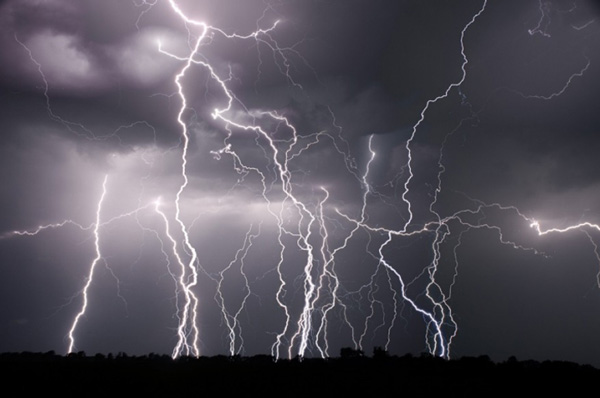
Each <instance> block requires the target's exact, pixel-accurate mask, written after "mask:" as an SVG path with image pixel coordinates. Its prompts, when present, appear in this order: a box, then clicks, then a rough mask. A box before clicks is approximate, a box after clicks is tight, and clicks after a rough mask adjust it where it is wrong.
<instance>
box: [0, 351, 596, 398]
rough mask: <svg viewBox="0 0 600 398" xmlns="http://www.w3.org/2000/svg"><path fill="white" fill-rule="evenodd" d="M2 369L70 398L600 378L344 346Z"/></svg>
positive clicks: (18, 356) (404, 389) (403, 392)
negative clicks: (280, 355) (316, 351)
mask: <svg viewBox="0 0 600 398" xmlns="http://www.w3.org/2000/svg"><path fill="white" fill-rule="evenodd" d="M0 366H1V368H0V371H1V380H2V384H3V387H4V391H9V393H8V394H6V395H5V394H3V395H4V396H25V395H29V394H28V393H31V392H35V391H38V392H44V393H50V392H59V393H60V394H61V395H62V396H75V395H77V396H92V395H93V396H97V395H101V394H110V395H120V394H123V393H134V394H136V396H140V395H141V394H151V395H152V396H176V395H177V394H187V395H186V396H209V397H210V396H214V395H213V394H228V393H246V394H258V393H260V394H261V395H268V396H274V395H278V396H286V397H287V396H300V395H303V396H306V394H311V395H314V394H318V395H319V396H323V395H326V394H332V395H333V396H340V394H349V395H348V396H354V395H356V393H365V394H368V395H366V396H370V397H373V396H386V397H387V396H405V397H410V396H433V395H434V394H443V396H444V397H448V396H460V397H465V396H468V397H489V396H504V395H510V396H523V395H525V394H534V395H535V396H539V395H540V394H542V393H552V396H557V395H558V396H574V395H578V394H580V393H581V394H583V392H585V391H587V390H589V389H590V388H594V387H595V386H596V385H597V383H598V381H600V370H598V369H595V368H593V367H592V366H589V365H577V364H575V363H571V362H562V361H545V362H537V361H518V360H517V359H515V358H514V357H511V358H510V359H508V360H507V361H505V362H501V363H494V362H492V361H491V360H490V358H489V357H487V356H480V357H464V358H461V359H458V360H450V361H447V360H444V359H441V358H437V357H432V356H430V355H426V354H423V355H421V356H418V357H414V356H412V355H405V356H402V357H396V356H391V355H388V353H387V352H385V351H384V350H383V349H375V351H374V352H373V356H372V357H367V356H365V355H364V354H363V352H362V351H358V350H353V349H350V348H344V349H342V350H341V352H340V357H339V358H331V359H326V360H324V359H313V358H304V359H302V360H300V359H293V360H281V359H280V360H278V361H274V360H273V358H272V357H270V356H254V357H240V356H234V357H226V356H216V357H201V358H191V357H181V358H178V359H176V360H173V359H171V358H170V357H169V356H166V355H156V354H150V355H145V356H137V357H134V356H127V355H126V354H124V353H119V354H117V355H112V354H109V355H106V356H105V355H103V354H96V355H94V356H87V355H86V354H85V353H83V352H80V353H75V354H69V355H67V356H60V355H56V354H55V353H54V352H48V353H43V354H40V353H27V352H23V353H6V354H0ZM592 391H594V389H592ZM246 396H247V395H246ZM253 396H254V395H253Z"/></svg>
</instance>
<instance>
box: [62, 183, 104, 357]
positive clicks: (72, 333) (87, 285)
mask: <svg viewBox="0 0 600 398" xmlns="http://www.w3.org/2000/svg"><path fill="white" fill-rule="evenodd" d="M107 181H108V175H106V176H104V181H103V182H102V195H101V196H100V201H98V208H97V209H96V225H95V227H94V246H95V248H96V257H94V260H93V261H92V264H91V266H90V270H89V273H88V276H87V279H86V282H85V286H84V287H83V290H82V291H81V294H82V298H83V303H82V304H81V309H80V310H79V312H78V313H77V315H75V319H73V323H72V325H71V329H69V333H68V337H69V348H68V350H67V352H73V351H74V349H75V330H76V329H77V325H78V324H79V320H80V319H81V317H82V316H83V315H84V314H85V312H86V310H87V306H88V290H89V288H90V286H91V285H92V282H93V280H94V271H95V270H96V266H97V265H98V263H99V262H100V261H101V260H102V253H101V251H100V233H99V231H100V212H101V211H102V203H103V202H104V198H105V197H106V182H107Z"/></svg>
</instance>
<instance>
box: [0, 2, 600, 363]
mask: <svg viewBox="0 0 600 398" xmlns="http://www.w3.org/2000/svg"><path fill="white" fill-rule="evenodd" d="M173 4H176V5H178V6H179V7H180V8H181V11H182V13H183V14H184V15H185V16H187V17H188V18H190V19H193V20H195V21H201V22H204V23H206V24H209V25H211V26H212V27H214V28H216V29H213V30H210V31H209V33H208V34H207V36H206V37H204V38H203V39H202V41H201V43H200V44H201V46H200V47H199V48H198V51H197V54H196V55H195V58H194V59H193V60H194V61H195V62H191V65H190V67H189V69H186V70H185V73H182V71H183V70H184V69H183V68H184V67H185V65H186V58H187V57H189V56H190V54H191V53H192V52H193V51H194V45H195V44H196V41H197V40H198V38H200V37H201V35H202V31H203V30H202V29H203V28H202V27H201V26H195V25H194V24H192V23H187V24H186V23H185V22H184V21H183V19H182V17H181V15H178V14H177V13H176V12H175V11H174V9H173ZM479 11H481V14H480V15H478V16H477V17H476V18H474V17H475V15H477V14H478V12H479ZM599 12H600V7H598V6H597V5H596V4H595V2H594V1H591V0H576V1H562V0H552V1H547V2H544V1H542V2H539V1H537V0H527V1H523V0H510V1H506V0H488V2H487V3H485V2H484V1H483V0H477V1H475V0H469V1H450V2H449V1H444V2H442V1H429V0H428V1H412V0H402V1H383V0H381V1H372V0H327V1H321V0H306V1H300V0H278V1H275V0H274V1H270V0H264V1H263V0H260V1H259V0H256V1H254V0H252V1H246V0H243V1H242V0H237V1H234V0H230V1H191V0H188V1H184V0H181V1H176V2H174V3H170V2H169V1H168V0H158V1H156V2H154V1H152V2H151V1H147V2H143V1H142V0H85V1H77V2H73V1H67V0H46V1H42V0H7V1H4V2H2V3H1V4H0V56H1V59H2V61H3V62H2V67H1V68H0V84H1V88H0V106H1V108H0V109H2V118H1V119H0V124H1V131H2V137H1V139H0V173H2V174H1V176H2V187H1V193H2V194H1V195H0V208H1V209H2V212H1V217H0V236H1V239H0V303H2V304H1V305H0V351H48V350H56V351H57V352H61V353H62V352H65V351H66V350H67V348H68V345H69V340H68V338H67V333H68V331H69V328H70V327H71V325H72V322H73V319H74V317H75V315H76V314H77V313H78V311H79V310H80V308H81V305H82V295H81V292H82V288H83V287H84V285H85V284H86V281H87V280H86V278H87V277H88V273H89V270H90V265H91V264H92V262H93V261H94V258H95V257H96V252H95V242H96V237H95V234H94V231H97V232H98V239H97V243H98V247H99V249H100V258H99V261H98V263H97V264H96V268H95V271H94V281H93V283H91V284H90V287H89V291H88V299H89V307H88V308H87V311H86V314H85V315H84V316H83V317H82V318H81V320H80V321H79V324H78V325H77V328H76V333H75V334H76V336H77V338H76V343H75V347H76V350H84V351H86V352H87V353H95V352H119V351H124V352H127V353H129V354H144V353H149V352H157V353H168V354H171V353H172V352H173V349H174V347H175V346H176V345H177V343H178V334H177V329H178V317H179V318H181V316H182V312H181V310H182V306H183V303H184V300H185V297H184V296H185V294H184V292H182V290H181V286H180V284H179V283H178V276H179V275H180V274H179V272H180V270H179V268H178V265H177V257H176V255H175V253H176V251H178V254H179V255H181V256H182V257H183V258H184V262H186V261H188V260H189V259H190V258H191V257H192V254H191V251H190V249H189V248H188V249H187V250H186V248H185V244H184V233H189V238H190V239H189V240H190V245H191V247H193V249H194V250H195V251H196V253H197V256H198V261H197V262H194V267H195V269H197V270H198V273H199V276H198V284H197V285H196V286H193V288H192V290H193V293H194V295H195V296H196V297H197V298H198V319H197V323H196V326H197V327H198V330H199V341H200V342H199V351H200V353H201V354H202V355H216V354H228V353H230V352H231V350H233V352H240V353H243V354H245V355H253V354H259V353H260V354H270V353H272V352H273V347H274V344H276V342H277V341H278V339H279V340H280V341H281V345H280V350H281V352H280V354H281V356H284V357H285V356H287V353H288V350H289V352H291V353H292V354H293V355H295V354H296V353H298V350H299V349H301V345H302V344H301V340H302V339H303V337H302V336H301V329H302V327H304V330H305V331H306V333H307V335H306V337H305V341H306V344H307V347H306V352H305V355H315V356H319V355H322V354H323V352H324V351H325V350H326V349H327V350H328V351H327V352H328V353H329V355H337V354H338V352H339V349H340V348H341V347H346V346H356V347H357V348H362V349H364V350H365V351H366V352H368V353H370V352H371V351H372V349H373V347H374V346H387V348H388V350H389V351H390V352H391V353H393V354H400V355H401V354H404V353H407V352H411V353H416V354H418V353H421V352H423V351H427V350H428V349H432V348H431V343H432V342H435V341H436V337H435V336H434V335H432V333H433V334H435V331H434V330H433V329H435V328H434V327H433V326H432V323H431V322H428V320H427V316H424V314H423V313H421V312H419V311H418V310H416V308H415V306H417V307H419V308H422V309H423V310H424V311H425V312H427V313H432V314H434V315H433V317H434V318H435V319H437V320H439V319H443V322H444V325H443V326H442V334H443V338H444V339H446V342H448V341H449V340H450V341H451V345H450V344H448V345H449V346H450V347H451V348H450V349H451V356H452V357H460V356H463V355H479V354H488V355H490V356H491V357H492V358H493V359H498V360H502V359H505V358H506V357H508V356H509V355H516V356H517V357H518V358H520V359H527V358H534V359H565V360H572V361H577V362H584V363H592V364H595V365H600V345H599V344H598V342H597V336H598V335H599V333H600V287H599V286H598V283H599V282H598V280H597V274H598V272H599V271H600V260H599V258H598V255H597V254H596V252H595V248H596V245H597V244H598V243H600V232H599V231H598V230H597V229H594V228H593V227H590V226H584V227H581V228H576V229H573V230H572V231H569V232H565V233H557V232H555V233H548V234H546V235H543V236H539V235H538V233H537V231H536V229H535V228H531V227H530V224H531V223H532V222H533V220H536V221H537V222H538V223H539V227H540V228H541V230H546V229H549V228H565V227H568V226H570V225H574V224H578V223H581V222H589V223H592V224H594V223H598V222H600V206H599V204H598V198H599V197H600V180H599V179H598V178H597V169H598V159H599V158H598V156H597V153H598V151H600V139H599V138H598V132H599V131H598V127H599V126H600V119H599V115H598V112H597V104H598V103H599V101H600V98H599V96H598V93H600V90H599V87H598V84H599V83H600V69H599V68H600V66H599V65H600V59H598V56H597V53H598V51H597V49H598V46H599V45H600V41H599V30H600V20H598V18H600V15H599ZM259 30H262V33H259V34H257V35H256V36H253V37H241V36H247V35H250V34H252V33H253V32H255V31H259ZM267 30H268V31H267ZM463 33H464V38H463V44H464V57H463V54H461V35H462V34H463ZM234 35H237V36H238V37H234ZM228 36H229V37H228ZM159 46H160V47H159ZM467 61H468V62H467ZM207 66H210V68H212V69H211V70H212V73H214V76H211V75H210V73H208V72H209V68H208V67H207ZM463 67H464V71H463V69H462V68H463ZM178 74H179V75H180V78H179V83H180V84H181V86H182V88H183V89H182V94H183V95H184V96H185V100H186V104H187V108H186V109H185V110H184V112H182V113H181V114H180V110H181V107H182V96H181V95H180V94H178V87H177V84H176V76H177V75H178ZM215 76H216V77H217V78H218V79H217V78H215ZM44 79H45V80H44ZM463 79H464V81H463ZM220 83H225V84H226V86H227V90H229V91H224V90H223V87H221V86H220ZM459 83H460V84H459ZM446 93H447V95H445V94H446ZM229 98H233V99H234V101H233V105H232V106H231V108H229V109H228V110H227V112H225V113H224V116H223V117H224V118H222V119H219V118H216V119H215V118H214V117H213V116H212V114H213V112H214V111H215V109H225V108H226V107H227V101H228V99H229ZM436 98H438V100H437V101H435V102H433V100H434V99H436ZM428 101H429V102H428ZM266 112H271V113H266ZM178 117H179V118H180V119H181V120H182V121H183V122H184V124H185V126H186V132H187V134H189V144H188V147H187V153H186V154H185V159H186V171H187V178H188V183H187V185H186V186H185V188H184V189H183V190H182V191H181V195H180V198H179V200H178V199H177V193H178V191H179V190H180V189H181V187H182V184H183V183H184V178H183V176H182V162H183V157H182V156H183V155H184V154H183V150H184V145H185V140H184V135H183V134H184V133H183V129H182V126H181V125H180V124H179V123H178ZM283 117H285V118H287V120H283V119H282V118H283ZM227 120H229V121H232V122H234V123H230V124H229V128H227V127H226V121H227ZM233 124H240V125H241V124H243V125H246V126H253V128H256V127H260V128H261V129H263V130H264V131H266V132H267V135H264V136H263V135H261V133H259V132H256V131H253V130H244V129H241V128H238V127H236V126H234V125H233ZM287 124H289V125H287ZM292 126H293V127H292ZM413 133H414V134H413ZM411 135H412V136H413V139H412V140H410V138H411ZM294 140H296V141H294ZM409 140H410V141H409ZM407 142H408V148H409V149H410V152H409V151H407ZM369 148H371V150H372V151H373V153H375V154H376V155H374V156H373V155H372V153H371V152H370V150H369ZM409 155H410V156H409ZM279 164H283V165H284V166H285V169H286V174H282V173H280V169H279ZM244 167H245V168H244ZM105 177H106V193H105V196H104V197H103V196H102V193H103V181H104V179H105ZM286 181H287V183H289V185H286ZM282 182H283V184H282ZM290 192H293V197H294V199H297V200H298V201H299V203H301V206H300V205H298V204H296V205H294V201H293V200H292V198H291V196H290V195H289V193H290ZM102 197H103V200H102V202H101V208H100V212H99V220H100V224H98V225H96V224H95V223H96V217H97V216H98V205H99V203H100V200H101V198H102ZM159 198H160V199H159ZM364 198H366V205H364V206H363V200H364ZM157 200H159V202H157ZM157 203H159V204H160V205H159V207H156V204H157ZM177 203H178V204H179V207H180V209H181V216H180V218H181V220H182V222H183V229H182V227H181V225H179V224H178V223H177V215H176V211H177ZM408 204H410V208H409V206H408ZM492 204H496V205H492ZM299 206H300V207H299ZM302 206H305V210H298V209H299V208H302ZM159 210H160V211H159ZM409 210H410V212H409ZM161 213H162V214H161ZM457 214H460V216H459V217H457V216H456V215H457ZM65 220H70V221H71V222H68V223H66V224H64V225H62V224H61V225H60V226H59V225H57V224H60V223H63V222H64V221H65ZM310 220H313V222H312V223H311V221H310ZM361 220H362V221H363V222H362V225H357V223H356V221H361ZM440 220H444V222H441V221H440ZM428 223H429V224H428ZM431 223H433V224H435V226H432V224H431ZM50 224H55V226H54V227H51V228H48V229H45V230H43V231H39V232H38V233H37V234H36V235H34V236H29V235H19V234H14V233H13V231H30V232H33V231H35V230H36V228H38V226H42V225H50ZM96 226H98V228H96ZM167 226H168V228H169V231H170V232H171V234H172V235H173V236H174V239H175V241H176V242H177V243H176V248H175V249H173V242H172V241H171V240H169V238H168V236H167V230H166V227H167ZM426 226H427V227H426ZM423 228H426V229H427V231H422V233H414V234H412V235H411V236H397V235H395V236H394V237H393V238H392V239H391V240H390V241H389V242H388V243H387V244H385V245H384V243H385V242H386V241H387V240H388V234H387V233H385V232H383V230H384V229H385V230H393V231H396V232H403V233H411V232H415V231H420V230H422V229H423ZM307 234H308V235H307ZM325 237H326V238H325ZM306 242H309V243H310V244H311V247H312V250H306V247H305V246H303V245H304V244H305V243H306ZM382 245H383V246H382ZM338 249H339V250H338ZM174 250H175V251H174ZM381 254H383V259H384V261H385V263H384V262H382V261H381ZM307 264H308V266H309V267H312V268H310V270H309V271H308V275H309V276H310V278H308V279H310V280H311V281H313V282H314V283H319V282H318V281H321V283H322V285H321V290H320V292H321V296H319V298H314V297H313V298H312V299H311V300H309V301H310V302H312V303H313V304H314V308H313V309H314V312H311V313H310V317H309V318H308V319H310V321H308V322H312V324H311V326H310V327H306V323H302V322H303V321H302V314H303V307H304V306H305V304H306V300H305V294H306V292H307V289H309V288H310V283H308V282H307V274H306V273H305V272H306V270H307V268H306V267H307ZM385 265H387V266H389V267H390V268H386V267H385ZM324 267H325V268H324ZM327 267H329V268H327ZM324 269H329V270H330V272H333V274H331V273H330V274H326V275H325V276H323V277H321V275H323V274H322V272H324V271H323V270H324ZM395 273H397V274H398V275H400V276H401V278H402V281H401V280H400V279H399V278H398V276H397V275H396V274H395ZM319 278H320V279H319ZM432 281H433V282H435V284H436V286H434V287H433V288H432V285H431V283H432ZM307 283H308V285H307ZM402 283H404V285H405V289H404V293H405V294H406V295H407V298H408V299H410V300H411V301H413V302H414V303H415V304H414V305H413V304H411V302H410V301H408V300H407V299H403V298H402V294H401V293H402ZM428 287H429V290H428ZM334 295H335V297H336V299H335V300H333V297H334ZM428 296H431V297H428ZM334 302H335V305H333V307H331V308H330V307H329V305H330V304H328V303H334ZM178 306H179V309H178ZM286 312H287V314H288V317H289V318H287V322H288V323H289V325H288V328H287V329H286V326H285V325H286ZM324 320H326V321H327V322H326V324H325V323H323V321H324ZM454 324H455V325H456V326H454ZM231 325H234V326H231ZM299 325H300V326H299ZM428 325H429V326H428ZM230 327H233V330H234V338H233V340H231V336H232V335H231V333H230V332H229V328H230ZM296 330H298V333H300V335H298V336H296V337H294V336H295V333H296ZM189 331H190V330H188V332H189ZM454 334H455V336H454V337H453V338H452V337H451V336H452V335H454ZM278 336H279V337H278ZM426 336H429V337H426ZM432 336H433V337H432ZM427 342H429V344H430V346H429V347H428V345H427ZM290 347H291V348H290ZM433 351H434V352H436V353H437V354H441V352H440V351H439V347H438V349H435V348H434V349H433Z"/></svg>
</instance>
